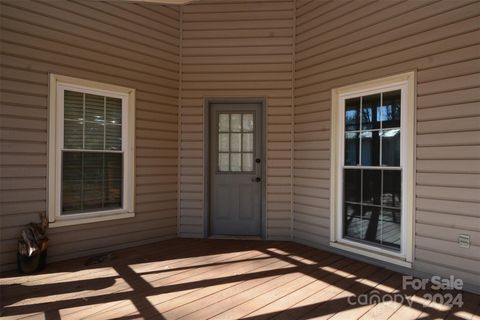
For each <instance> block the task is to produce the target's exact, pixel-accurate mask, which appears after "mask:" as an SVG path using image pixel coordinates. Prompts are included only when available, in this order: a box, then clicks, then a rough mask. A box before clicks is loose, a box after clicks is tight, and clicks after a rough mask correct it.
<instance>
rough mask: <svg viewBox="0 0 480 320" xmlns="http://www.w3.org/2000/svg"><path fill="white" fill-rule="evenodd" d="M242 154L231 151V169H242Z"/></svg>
mask: <svg viewBox="0 0 480 320" xmlns="http://www.w3.org/2000/svg"><path fill="white" fill-rule="evenodd" d="M241 156H242V154H241V153H230V171H242V158H241Z"/></svg>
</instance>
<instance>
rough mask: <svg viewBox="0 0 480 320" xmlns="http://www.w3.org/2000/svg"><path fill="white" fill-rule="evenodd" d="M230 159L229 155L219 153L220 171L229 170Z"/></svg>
mask: <svg viewBox="0 0 480 320" xmlns="http://www.w3.org/2000/svg"><path fill="white" fill-rule="evenodd" d="M229 163H230V158H229V154H228V153H219V154H218V171H223V172H225V171H228V170H229Z"/></svg>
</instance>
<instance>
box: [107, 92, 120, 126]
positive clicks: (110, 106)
mask: <svg viewBox="0 0 480 320" xmlns="http://www.w3.org/2000/svg"><path fill="white" fill-rule="evenodd" d="M106 102H107V104H106V108H107V111H106V114H107V120H106V122H107V123H112V124H122V99H117V98H110V97H107V101H106Z"/></svg>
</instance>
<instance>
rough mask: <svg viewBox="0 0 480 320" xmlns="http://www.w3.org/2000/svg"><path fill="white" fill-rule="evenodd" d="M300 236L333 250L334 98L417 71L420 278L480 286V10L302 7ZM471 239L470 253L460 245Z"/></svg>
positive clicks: (398, 5)
mask: <svg viewBox="0 0 480 320" xmlns="http://www.w3.org/2000/svg"><path fill="white" fill-rule="evenodd" d="M296 9H297V17H296V55H295V56H296V64H295V68H296V75H295V153H294V161H295V169H294V185H295V188H294V190H295V191H294V192H295V193H294V237H295V238H296V239H298V240H301V241H308V242H311V243H315V244H322V245H326V244H328V238H329V224H330V222H329V218H330V208H329V203H330V202H329V197H330V191H329V187H330V182H329V177H330V160H329V159H330V142H329V139H330V106H331V101H330V94H331V89H332V88H335V87H339V86H343V85H347V84H352V83H356V82H361V81H364V80H369V79H375V78H380V77H382V76H387V75H392V74H397V73H401V72H406V71H411V70H417V110H416V118H417V125H416V130H417V136H416V143H417V148H416V212H415V219H416V226H415V229H416V234H415V266H414V267H415V269H416V270H418V271H424V272H434V273H435V272H436V273H439V274H442V275H450V274H454V275H457V276H460V277H462V278H463V279H464V280H465V281H467V282H470V283H474V284H477V285H478V284H479V282H478V281H479V280H478V279H480V273H479V265H480V238H479V237H480V233H479V232H480V184H479V181H480V161H479V160H480V138H479V137H480V108H479V102H480V99H479V97H480V81H479V79H480V62H479V58H480V46H479V39H480V34H479V31H478V26H479V24H480V19H479V15H480V3H479V2H478V1H477V2H474V1H411V2H401V1H383V2H379V3H378V2H373V1H354V2H351V1H302V0H300V1H297V4H296ZM461 233H465V234H469V235H470V236H471V242H472V246H471V248H470V249H463V248H459V247H458V244H457V243H456V241H457V238H458V235H459V234H461Z"/></svg>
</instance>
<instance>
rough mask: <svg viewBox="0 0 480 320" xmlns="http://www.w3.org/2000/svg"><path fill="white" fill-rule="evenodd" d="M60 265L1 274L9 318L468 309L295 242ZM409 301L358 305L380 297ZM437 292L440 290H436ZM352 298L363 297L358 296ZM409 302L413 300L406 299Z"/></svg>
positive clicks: (450, 312) (472, 308)
mask: <svg viewBox="0 0 480 320" xmlns="http://www.w3.org/2000/svg"><path fill="white" fill-rule="evenodd" d="M85 260H86V259H76V260H70V261H66V262H62V263H54V264H51V265H49V266H48V268H47V270H46V271H44V272H43V273H40V274H37V275H30V276H17V275H14V274H12V275H4V276H2V278H1V282H0V283H1V284H2V286H1V292H0V294H1V296H2V308H3V310H2V313H1V315H2V316H7V317H8V318H10V317H11V318H12V319H13V318H23V317H25V316H33V317H42V316H43V317H44V318H45V319H68V318H72V319H80V318H81V319H137V318H149V319H151V318H154V319H177V318H182V319H207V318H209V319H210V318H222V319H238V318H246V319H251V320H253V319H255V320H259V319H272V318H273V319H280V318H283V319H301V318H314V317H315V318H316V317H319V318H320V317H321V318H329V319H359V318H362V319H363V318H372V317H375V318H378V319H380V318H381V319H386V318H389V317H391V318H394V319H417V318H420V319H443V318H447V317H448V318H449V319H466V318H469V319H471V317H473V315H474V314H475V313H476V312H477V313H478V312H479V311H480V309H479V302H480V296H478V295H475V294H471V293H465V292H464V293H463V300H464V303H465V305H464V307H463V308H462V309H461V310H459V309H455V308H454V309H450V308H448V307H445V306H443V305H439V304H429V303H428V300H426V299H424V298H423V296H424V294H426V293H429V291H428V290H427V291H415V290H410V289H408V290H403V289H402V275H401V274H399V273H396V272H392V271H388V270H386V269H382V268H379V267H375V266H372V265H368V264H365V263H362V262H358V261H354V260H351V259H349V258H345V257H342V256H339V255H336V254H332V253H327V252H324V251H320V250H317V249H313V248H310V247H306V246H303V245H300V244H296V243H291V242H271V241H238V240H237V241H235V240H191V239H174V240H167V241H163V242H159V243H155V244H149V245H144V246H141V247H136V248H131V249H125V250H120V251H117V252H114V253H112V254H111V259H108V260H109V261H99V262H98V263H97V264H93V265H89V266H85ZM375 292H376V294H377V295H379V296H380V297H382V296H385V295H387V294H389V293H392V292H394V293H396V294H399V295H401V296H403V297H406V296H412V297H413V302H412V304H411V306H409V305H408V304H403V305H402V304H399V303H386V304H378V305H373V304H367V305H360V304H358V303H357V304H355V305H353V304H351V303H349V297H353V296H355V295H356V296H357V297H358V296H359V295H361V294H365V293H375ZM432 293H433V292H432ZM352 301H357V300H355V299H353V300H352ZM405 302H406V301H405Z"/></svg>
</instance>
